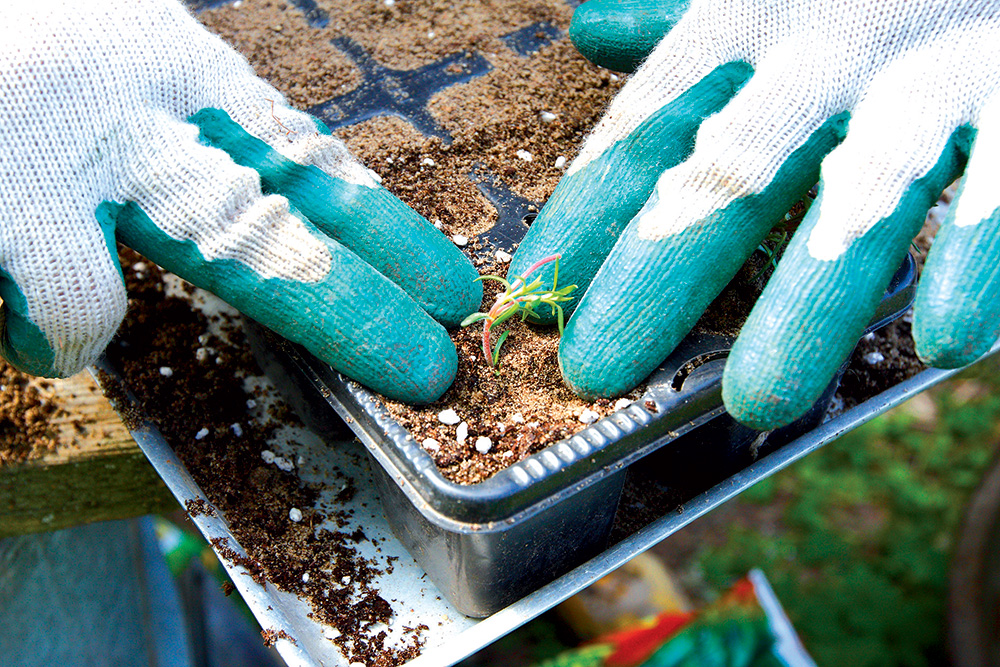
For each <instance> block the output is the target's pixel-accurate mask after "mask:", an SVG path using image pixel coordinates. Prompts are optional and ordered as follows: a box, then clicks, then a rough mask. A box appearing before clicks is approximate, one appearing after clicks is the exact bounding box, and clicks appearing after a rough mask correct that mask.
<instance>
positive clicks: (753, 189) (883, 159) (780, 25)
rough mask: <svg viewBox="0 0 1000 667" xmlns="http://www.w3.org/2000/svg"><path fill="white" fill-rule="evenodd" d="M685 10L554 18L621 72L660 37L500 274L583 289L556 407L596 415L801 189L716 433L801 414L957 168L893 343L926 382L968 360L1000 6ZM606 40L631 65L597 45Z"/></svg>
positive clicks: (989, 181) (861, 2)
mask: <svg viewBox="0 0 1000 667" xmlns="http://www.w3.org/2000/svg"><path fill="white" fill-rule="evenodd" d="M685 4H686V3H684V2H677V1H673V2H667V1H665V0H630V1H629V2H627V3H621V2H619V3H615V2H610V1H605V0H592V2H588V3H586V4H585V5H583V6H582V7H581V8H580V9H579V10H578V11H577V15H576V16H575V17H574V25H573V27H572V28H571V35H572V36H573V37H574V40H575V41H576V43H577V44H580V45H581V46H583V47H584V49H585V53H587V54H588V55H591V56H594V55H596V56H602V55H603V56H606V57H607V58H609V59H611V60H612V63H611V64H616V63H617V64H618V65H619V66H624V67H628V66H630V65H631V64H632V63H634V62H635V61H636V60H637V59H638V58H639V57H640V56H641V51H642V50H643V49H644V48H648V44H649V43H651V42H652V41H653V40H651V39H650V38H649V35H651V34H652V35H655V34H656V32H657V31H660V32H662V31H664V30H666V29H668V28H669V27H670V26H669V24H670V23H671V22H672V20H673V19H672V18H671V17H677V16H680V17H681V18H680V20H679V21H678V22H677V24H676V26H675V27H674V28H673V29H672V30H670V32H669V33H668V34H667V36H666V37H665V38H664V39H663V40H662V42H660V44H659V46H657V47H656V49H655V50H654V51H653V52H652V54H651V55H650V57H649V58H648V59H647V60H646V61H645V62H644V64H643V65H642V66H641V68H640V69H639V70H638V71H637V72H636V73H635V75H634V76H633V77H632V78H631V80H630V81H629V82H628V83H627V85H626V86H625V87H624V89H623V90H622V92H621V93H620V94H619V96H618V97H617V99H615V100H614V102H613V103H612V105H611V107H610V109H609V110H608V113H607V115H606V116H605V117H604V119H603V120H602V121H601V123H600V124H599V125H598V126H597V128H596V129H595V130H594V132H593V134H592V135H591V136H590V137H589V139H588V140H587V142H586V143H585V144H584V146H583V149H582V151H581V153H580V155H579V156H578V157H577V158H576V160H575V161H574V162H573V163H572V164H571V166H570V168H569V170H568V172H567V175H566V176H565V178H564V179H563V180H562V181H561V182H560V183H559V186H558V187H557V188H556V191H555V193H554V194H553V196H552V198H551V199H550V200H549V202H548V204H547V206H546V207H545V208H544V209H543V210H542V212H541V214H540V215H539V216H538V219H537V220H536V221H535V222H534V224H533V225H532V227H531V230H530V231H529V233H528V235H527V237H526V238H525V240H524V242H523V243H522V244H521V246H520V248H519V250H518V253H517V256H516V257H515V259H514V262H513V263H512V265H511V269H510V273H511V274H512V275H517V274H518V273H520V272H521V271H523V270H524V269H525V267H527V266H530V265H531V263H532V262H534V261H535V260H537V259H539V258H541V257H544V256H546V255H550V254H554V253H561V254H562V260H561V266H560V267H559V278H560V281H561V282H565V283H567V284H568V283H576V284H577V285H580V286H582V287H588V286H589V289H587V291H586V294H585V295H584V296H583V298H582V300H580V302H579V305H578V307H577V309H576V312H575V313H574V314H573V316H572V318H571V319H570V321H569V324H568V326H567V328H566V332H565V336H564V338H563V340H562V343H561V345H560V351H559V360H560V365H561V368H562V371H563V375H564V378H565V379H566V381H567V382H568V383H569V384H570V386H572V387H573V388H574V389H575V390H576V391H577V392H578V393H580V394H583V395H586V396H613V395H616V394H620V393H623V392H625V391H627V390H629V389H630V388H632V387H633V386H635V385H636V384H638V383H639V382H641V381H642V380H643V379H644V378H645V377H646V376H647V375H648V374H649V373H650V372H651V371H652V370H653V369H655V368H656V367H657V365H658V364H659V363H660V362H661V361H662V360H663V359H664V358H665V357H666V356H667V355H668V354H669V353H670V352H671V351H672V350H673V348H674V347H675V346H676V345H677V344H678V343H679V342H680V340H681V339H682V338H683V337H684V336H685V335H686V334H687V333H688V331H689V330H690V329H691V327H692V326H693V325H694V324H695V322H696V321H697V320H698V318H699V316H700V315H701V314H702V312H703V311H704V309H705V308H706V307H707V306H708V305H709V303H710V302H711V301H712V299H713V298H714V297H715V296H716V295H717V294H718V292H719V291H720V290H721V289H722V288H723V287H724V286H725V285H726V283H728V282H729V280H730V279H731V278H732V277H733V276H734V275H735V273H736V272H737V270H738V269H739V267H740V266H741V265H742V264H743V263H744V261H745V260H746V259H747V258H748V257H749V255H750V254H751V253H752V252H753V251H754V249H755V248H756V247H757V245H758V244H759V243H760V242H761V240H762V239H763V238H764V236H765V235H766V234H767V233H768V232H769V230H770V229H771V227H772V226H773V225H774V224H775V223H776V222H778V221H780V220H781V219H782V216H783V214H784V213H785V212H786V211H787V210H788V209H789V207H790V206H791V205H792V204H793V203H794V202H795V201H796V200H797V199H798V198H800V197H801V196H802V195H803V194H804V193H805V192H806V191H807V190H808V189H809V188H810V187H811V186H812V185H813V184H815V183H816V181H817V179H819V180H820V195H819V199H818V200H817V201H816V203H815V204H814V205H813V206H812V208H811V209H810V211H809V213H808V215H807V217H806V219H805V220H804V222H803V223H802V225H801V226H800V227H799V230H798V232H797V233H796V234H795V235H794V238H793V239H792V241H791V243H790V245H789V247H788V249H787V250H786V251H785V254H784V258H783V259H782V262H781V265H780V266H779V267H778V270H777V271H776V273H775V275H774V276H773V277H772V279H771V281H770V283H769V284H768V286H767V288H766V290H765V292H764V294H763V296H761V298H760V300H759V301H758V303H757V305H756V307H755V308H754V311H753V313H752V314H751V316H750V318H749V320H748V321H747V322H746V324H745V325H744V327H743V330H742V333H741V334H740V336H739V339H738V340H737V341H736V344H735V345H734V347H733V349H732V351H731V354H730V356H729V359H728V362H727V365H726V369H725V374H724V377H723V393H724V398H725V402H726V407H727V409H728V410H729V412H730V413H731V414H732V415H733V416H735V417H736V418H737V419H739V420H740V421H742V422H744V423H746V424H748V425H751V426H754V427H756V428H760V429H770V428H774V427H777V426H780V425H783V424H787V423H789V422H791V421H793V420H794V419H796V418H797V417H799V416H800V415H801V414H803V413H804V412H805V411H806V410H807V409H808V408H809V406H810V405H812V404H813V403H814V402H815V400H816V399H817V398H818V397H819V395H820V394H821V393H822V391H823V389H824V388H825V387H826V386H827V384H828V383H829V382H830V379H831V378H832V377H833V376H834V374H835V372H836V370H837V369H838V367H839V366H840V365H841V364H842V363H843V361H844V359H845V358H846V357H847V355H848V354H850V352H851V350H852V349H853V347H854V345H855V343H856V342H857V340H858V338H859V337H860V335H861V334H862V332H863V330H864V328H865V326H866V325H867V323H868V322H869V319H870V318H871V316H872V314H873V312H874V310H875V308H876V306H877V305H878V302H879V300H880V298H881V295H882V293H883V291H884V289H885V287H886V285H887V283H888V281H889V279H890V277H891V276H892V274H893V273H894V271H895V269H896V267H897V266H898V265H899V263H900V261H901V260H902V258H903V257H904V255H905V253H906V252H907V247H908V244H909V242H910V241H911V239H912V238H913V237H914V235H915V234H916V232H917V231H918V230H919V229H920V226H921V224H922V221H923V220H924V217H925V215H926V212H927V210H928V208H929V207H930V206H931V205H932V204H933V203H934V201H935V200H936V198H937V197H938V195H939V194H940V193H941V191H942V190H943V189H944V187H945V186H946V185H947V184H948V183H949V182H951V180H952V179H954V178H956V177H957V176H958V175H960V174H961V173H962V171H963V170H965V171H966V174H967V175H966V178H965V181H964V184H963V191H964V192H961V193H960V196H959V197H960V198H959V200H958V202H957V204H955V205H953V206H952V208H951V211H950V213H949V215H948V218H947V219H946V220H945V223H944V226H943V228H942V230H941V232H940V233H939V234H938V237H937V239H936V241H935V245H934V250H933V251H932V252H931V255H930V257H929V259H928V262H927V266H926V269H925V272H924V279H923V281H922V283H921V285H920V291H919V294H918V297H917V306H916V314H915V322H914V335H915V338H916V340H917V346H918V352H919V354H920V356H921V357H922V358H923V359H924V360H925V361H927V362H928V363H930V364H933V365H938V366H958V365H962V364H965V363H968V362H971V361H972V360H974V359H976V358H977V357H978V356H979V355H980V354H982V353H983V352H985V351H986V350H987V349H989V347H990V345H991V344H992V343H993V342H994V341H995V340H996V338H997V335H998V332H1000V331H998V330H1000V297H998V294H1000V270H998V267H1000V234H998V233H997V226H998V223H1000V209H998V204H1000V195H998V191H997V189H996V183H997V178H998V173H1000V5H998V4H997V3H996V2H994V1H992V0H976V1H971V0H970V1H963V2H958V1H953V2H944V1H942V0H877V1H875V0H814V1H810V2H806V1H804V0H692V1H691V5H690V7H689V8H685V7H684V5H685ZM665 17H666V18H665ZM619 28H623V31H622V32H623V33H624V34H625V36H626V39H627V40H630V43H631V44H632V45H633V46H632V47H631V48H623V47H622V41H620V40H617V39H616V38H615V32H616V30H617V29H619ZM636 40H638V41H636ZM643 40H645V42H644V41H643ZM627 43H628V42H627ZM644 44H645V46H644ZM973 140H975V147H974V148H973V147H972V145H973ZM821 161H822V173H821V172H820V162H821ZM967 162H968V166H967V168H966V163H967ZM821 176H822V178H820V177H821ZM549 272H550V273H551V270H549ZM582 291H583V290H580V292H582Z"/></svg>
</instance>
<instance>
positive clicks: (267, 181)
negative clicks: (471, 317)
mask: <svg viewBox="0 0 1000 667" xmlns="http://www.w3.org/2000/svg"><path fill="white" fill-rule="evenodd" d="M0 25H3V26H4V39H3V40H2V41H0V93H2V94H0V173H2V174H3V181H4V182H3V188H0V270H2V275H0V297H2V298H3V301H4V315H5V321H4V326H3V332H2V334H3V335H2V350H3V353H4V356H6V357H7V358H8V359H9V360H10V361H11V362H13V363H14V364H15V365H17V366H18V367H20V368H22V369H24V370H26V371H28V372H31V373H34V374H40V375H68V374H72V373H74V372H76V371H78V370H79V369H81V367H82V366H84V365H86V364H88V363H90V362H91V361H93V360H94V359H95V357H96V356H97V355H98V354H99V353H100V352H101V351H102V350H103V349H104V347H105V346H106V345H107V343H108V341H109V340H110V339H111V337H112V336H113V335H114V333H115V331H116V329H117V328H118V325H119V323H120V322H121V320H122V317H123V315H124V314H125V308H126V296H125V290H124V287H123V283H122V276H121V274H120V268H119V266H118V262H117V253H116V249H115V243H114V240H115V235H116V234H117V237H118V239H119V240H121V241H122V242H123V243H125V244H127V245H129V246H131V247H133V248H134V249H136V250H138V251H139V252H141V253H143V254H144V255H146V256H147V257H149V258H150V259H152V260H153V261H155V262H157V263H158V264H160V265H162V266H164V267H165V268H167V269H169V270H171V271H173V272H175V273H177V274H178V275H180V276H181V277H184V278H186V279H188V280H190V281H191V282H194V283H195V284H198V285H200V286H202V287H205V288H206V289H209V290H210V291H213V292H215V293H216V294H217V295H219V296H220V297H222V298H223V299H225V300H227V301H228V302H230V303H231V304H232V305H234V306H236V307H237V308H239V309H240V310H242V311H243V312H244V313H246V314H248V315H249V316H251V317H253V318H254V319H257V320H258V321H260V322H262V323H263V324H265V325H267V326H269V327H271V328H273V329H275V330H276V331H278V332H279V333H281V334H282V335H284V336H286V337H287V338H290V339H292V340H294V341H297V342H300V343H302V344H304V345H306V346H307V347H308V348H309V349H310V350H311V351H313V352H314V353H315V354H317V355H318V356H319V357H321V358H323V359H324V360H326V361H328V362H329V363H331V364H333V365H334V366H335V367H337V368H338V369H339V370H342V371H343V372H345V373H347V374H349V375H352V376H354V377H355V378H356V379H358V380H360V381H362V382H365V383H367V384H369V385H371V386H373V387H374V388H376V389H377V390H379V391H382V392H383V393H387V394H389V395H393V396H396V397H400V398H404V399H407V400H414V401H425V400H432V399H433V398H435V397H436V396H437V395H438V394H440V393H441V392H443V391H444V389H445V388H446V387H447V385H448V384H449V383H450V381H451V378H452V375H453V373H454V367H455V351H454V348H453V346H452V344H451V342H450V340H449V339H448V337H447V335H446V332H445V331H444V329H443V328H442V327H441V326H440V325H438V324H437V323H435V322H434V321H433V319H432V318H431V317H429V316H428V314H427V313H428V312H429V313H430V314H431V315H432V316H433V317H434V318H436V319H438V320H439V321H441V322H443V323H446V324H449V325H453V324H457V323H458V322H459V321H461V319H462V318H463V317H464V316H465V315H467V314H468V313H469V312H472V311H473V310H475V309H476V308H477V307H478V306H479V301H480V299H481V288H480V287H479V285H478V283H473V282H472V281H473V280H474V279H475V277H476V275H477V273H476V271H475V269H474V268H473V267H472V265H471V263H469V262H468V261H467V260H466V259H465V257H464V256H462V255H461V253H460V252H459V251H458V250H457V249H456V248H455V247H454V245H453V244H451V243H450V242H449V241H448V240H447V239H446V238H445V237H444V236H443V235H442V234H440V233H439V232H438V231H437V230H435V229H434V228H433V227H432V226H431V225H430V224H429V223H427V222H426V221H425V220H424V219H423V218H421V217H420V216H419V215H417V214H416V213H414V212H413V211H412V210H410V209H409V208H407V207H406V206H404V205H403V204H402V203H401V202H400V201H399V200H397V199H395V198H394V197H392V196H391V195H390V194H389V193H388V192H387V191H386V190H384V189H383V188H381V187H380V186H379V185H378V183H377V179H376V177H375V176H374V175H373V173H372V172H370V171H369V170H368V169H366V168H365V167H364V166H362V165H361V164H360V163H359V162H358V161H357V160H355V159H354V158H353V157H352V156H351V155H350V154H349V153H348V152H347V149H346V147H345V146H344V144H343V143H342V142H341V141H340V140H338V139H337V138H335V137H333V136H330V134H329V131H328V130H326V128H325V127H323V126H322V124H321V123H319V122H318V121H315V120H314V119H313V118H311V117H310V116H307V115H306V114H304V113H301V112H298V111H295V110H293V109H291V108H289V107H288V106H287V105H286V104H285V101H284V98H283V97H282V96H281V94H280V93H278V91H276V90H275V89H274V88H272V87H271V86H270V85H268V84H267V83H265V82H264V81H262V80H261V79H259V78H257V77H256V76H255V75H254V73H253V71H252V70H251V68H250V66H249V64H248V63H247V62H246V60H245V59H244V58H243V57H242V56H240V55H238V54H237V53H236V52H235V51H233V50H232V49H231V48H229V47H228V46H227V45H226V44H225V43H224V42H223V41H222V40H221V39H219V38H217V37H215V36H213V35H211V34H210V33H209V32H208V31H207V30H205V29H204V28H203V27H202V26H201V25H200V24H198V22H197V21H196V20H195V19H194V18H193V17H191V16H190V15H189V14H188V13H187V11H186V10H185V9H184V8H183V7H181V6H180V5H179V4H177V3H176V2H173V1H171V0H113V1H107V2H102V3H100V4H97V3H91V2H86V1H84V0H79V1H76V2H57V1H53V0H32V1H31V2H22V1H18V2H6V3H4V4H3V6H2V7H0ZM189 119H190V121H189ZM212 146H218V147H212ZM219 147H221V148H222V149H223V150H220V148H219ZM227 152H228V154H227ZM309 165H313V166H309ZM251 167H252V168H251ZM255 170H256V171H255ZM258 171H259V172H260V175H258ZM262 182H263V186H264V192H265V193H267V194H264V193H262V190H261V185H262ZM281 195H286V196H287V199H286V197H285V196H281ZM289 200H291V202H292V204H293V208H292V209H290V207H289ZM342 244H343V245H342ZM345 246H346V247H345ZM347 248H350V250H348V249H347ZM373 267H374V268H373ZM380 272H381V273H380ZM387 278H388V279H387ZM390 280H391V281H393V282H390ZM394 283H395V284H394ZM425 311H426V312H425Z"/></svg>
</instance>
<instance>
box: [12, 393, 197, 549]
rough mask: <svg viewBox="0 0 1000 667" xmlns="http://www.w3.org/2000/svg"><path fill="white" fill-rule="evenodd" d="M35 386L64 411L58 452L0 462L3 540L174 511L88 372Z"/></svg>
mask: <svg viewBox="0 0 1000 667" xmlns="http://www.w3.org/2000/svg"><path fill="white" fill-rule="evenodd" d="M36 386H38V387H39V388H40V390H41V391H42V392H43V394H44V395H45V396H46V397H47V398H48V399H49V400H51V401H54V402H55V403H57V404H58V405H59V406H60V407H61V408H62V409H63V410H64V411H65V414H62V415H59V416H55V417H53V418H52V419H51V420H50V423H51V424H52V426H53V427H54V428H55V429H56V430H57V431H58V434H59V445H58V448H57V449H56V451H54V452H48V453H45V454H44V455H43V456H41V457H40V458H34V459H30V460H28V461H25V462H23V463H14V464H7V465H0V538H2V537H6V536H9V535H17V534H21V533H31V532H40V531H46V530H56V529H59V528H66V527H69V526H73V525H78V524H82V523H90V522H93V521H103V520H108V519H121V518H126V517H132V516H140V515H142V514H149V513H153V512H163V511H170V510H175V509H177V501H176V500H174V498H173V496H172V495H171V494H170V492H169V491H168V490H167V488H166V487H165V486H164V485H163V483H162V482H161V481H160V479H159V477H158V476H157V474H156V472H155V471H154V470H153V468H152V466H150V465H149V463H148V462H147V461H146V458H145V456H144V455H143V454H142V451H141V450H140V449H139V447H138V445H136V444H135V441H134V440H133V439H132V436H131V435H130V434H129V432H128V430H127V429H126V428H125V426H124V425H123V424H122V422H121V420H120V419H119V418H118V415H117V414H116V413H115V411H114V409H113V408H112V407H111V404H110V403H109V402H108V400H107V399H106V398H105V397H104V395H103V394H102V393H101V390H100V388H99V387H98V386H97V383H96V382H95V381H94V380H93V378H91V377H90V375H89V374H88V373H81V374H79V375H76V376H74V377H72V378H67V379H65V380H46V381H44V383H41V382H38V383H36Z"/></svg>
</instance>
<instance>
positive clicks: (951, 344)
mask: <svg viewBox="0 0 1000 667" xmlns="http://www.w3.org/2000/svg"><path fill="white" fill-rule="evenodd" d="M964 324H965V323H963V322H957V321H953V320H947V321H944V322H942V321H941V320H939V319H938V318H936V317H934V315H933V314H928V313H927V312H926V311H925V309H922V308H917V309H916V311H915V312H914V317H913V343H914V347H915V348H916V352H917V357H919V358H920V360H921V361H922V362H924V363H925V364H927V365H928V366H932V367H934V368H962V367H963V366H968V365H969V364H971V363H973V362H974V361H976V360H977V359H979V358H980V357H981V356H983V355H984V354H986V353H987V352H989V350H990V348H991V347H992V346H993V343H994V342H996V340H997V338H998V336H1000V327H998V326H995V325H994V326H976V327H971V328H970V327H966V326H964Z"/></svg>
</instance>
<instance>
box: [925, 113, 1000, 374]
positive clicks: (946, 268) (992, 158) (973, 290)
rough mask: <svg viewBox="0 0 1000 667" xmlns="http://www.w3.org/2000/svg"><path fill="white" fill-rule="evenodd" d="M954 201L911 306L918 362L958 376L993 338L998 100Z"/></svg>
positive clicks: (998, 252)
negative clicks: (949, 371)
mask: <svg viewBox="0 0 1000 667" xmlns="http://www.w3.org/2000/svg"><path fill="white" fill-rule="evenodd" d="M976 124H977V126H978V133H977V134H976V140H975V144H974V146H973V148H972V155H971V156H970V158H969V164H968V166H967V167H966V172H965V174H966V175H965V178H964V180H963V182H962V184H961V186H960V189H959V194H958V196H957V197H956V199H955V200H954V201H953V202H952V204H951V207H950V208H949V209H948V214H947V215H946V217H945V220H944V222H943V223H942V226H941V229H940V231H939V232H938V233H937V235H936V236H935V238H934V245H933V246H932V247H931V252H930V254H929V255H928V257H927V262H926V263H925V264H924V271H923V274H922V276H921V279H920V284H919V285H918V287H917V299H916V303H915V306H914V316H913V338H914V341H915V342H916V347H917V354H918V355H919V357H920V358H921V359H922V360H923V361H924V362H925V363H927V364H930V365H931V366H936V367H938V368H958V367H960V366H964V365H966V364H970V363H972V362H973V361H975V360H976V359H978V358H979V357H980V356H982V355H983V354H985V353H986V352H987V351H988V350H989V349H990V347H991V346H992V345H993V343H995V342H996V340H997V337H998V336H1000V194H998V193H997V175H998V174H1000V96H995V97H994V99H993V101H992V103H991V104H989V105H988V106H987V107H986V108H985V109H984V110H983V112H982V113H981V114H980V116H979V119H978V122H977V123H976Z"/></svg>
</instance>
